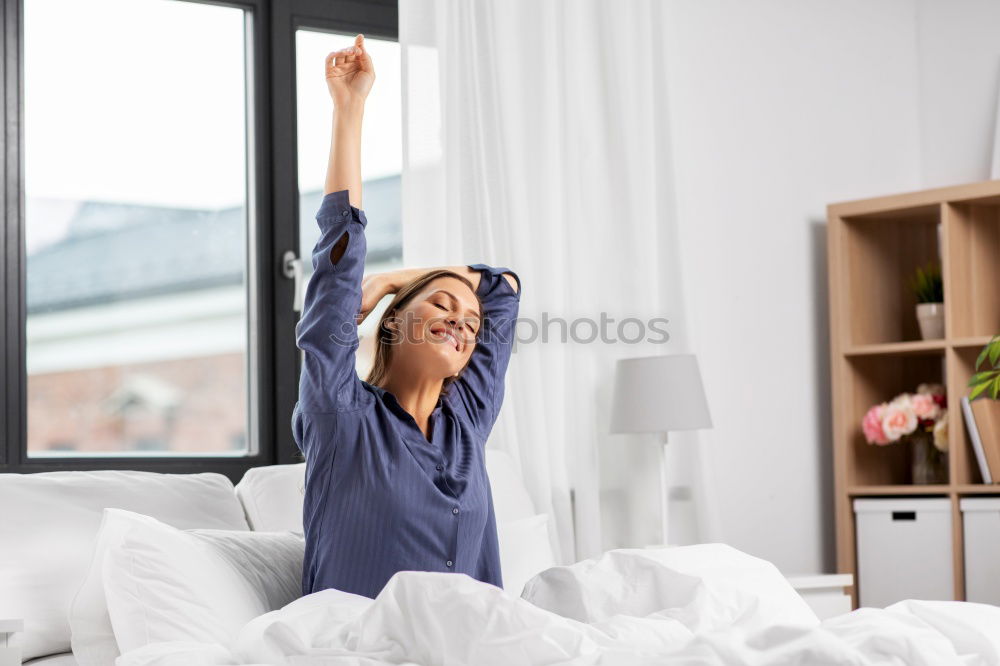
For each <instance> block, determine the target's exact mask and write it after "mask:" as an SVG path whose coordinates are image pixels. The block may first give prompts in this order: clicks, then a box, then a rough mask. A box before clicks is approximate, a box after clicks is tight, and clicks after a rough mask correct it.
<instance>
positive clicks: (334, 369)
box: [295, 190, 368, 412]
mask: <svg viewBox="0 0 1000 666" xmlns="http://www.w3.org/2000/svg"><path fill="white" fill-rule="evenodd" d="M316 221H317V223H318V224H319V228H320V237H319V240H318V241H316V246H315V247H314V249H313V253H312V265H313V274H312V277H310V278H309V285H308V286H307V287H306V293H305V300H304V303H303V307H302V316H301V318H300V319H299V322H298V324H297V325H296V328H295V339H296V345H297V346H298V348H299V349H301V350H302V351H303V352H304V354H303V359H302V373H301V375H300V377H299V410H300V411H314V412H329V411H334V410H336V409H339V408H343V407H347V406H350V405H351V404H353V403H354V402H356V400H357V399H358V397H359V395H360V392H361V387H360V382H361V380H360V378H359V377H358V375H357V371H356V370H355V366H354V363H355V355H356V353H357V349H358V327H357V314H358V312H359V310H360V309H361V280H362V277H363V275H364V268H365V253H366V248H367V243H366V241H365V227H366V226H367V224H368V219H367V218H366V217H365V213H364V211H362V210H360V209H359V208H356V207H354V206H352V205H351V204H350V200H349V198H348V190H340V191H338V192H330V193H329V194H327V195H325V196H324V197H323V200H322V202H321V203H320V207H319V212H317V213H316ZM345 234H346V235H347V247H346V249H345V250H344V252H343V255H342V256H341V257H340V258H339V260H338V261H337V262H336V263H334V262H333V258H332V257H331V251H332V250H333V248H334V246H335V245H336V244H337V241H338V240H340V239H341V237H343V236H344V235H345Z"/></svg>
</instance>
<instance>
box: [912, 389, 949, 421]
mask: <svg viewBox="0 0 1000 666" xmlns="http://www.w3.org/2000/svg"><path fill="white" fill-rule="evenodd" d="M910 406H911V407H912V408H913V413H914V414H916V415H917V418H918V419H921V420H923V421H934V420H936V419H937V418H938V417H939V416H941V408H940V407H938V404H937V403H936V402H935V401H934V397H933V396H932V395H931V394H930V393H917V394H914V395H911V396H910Z"/></svg>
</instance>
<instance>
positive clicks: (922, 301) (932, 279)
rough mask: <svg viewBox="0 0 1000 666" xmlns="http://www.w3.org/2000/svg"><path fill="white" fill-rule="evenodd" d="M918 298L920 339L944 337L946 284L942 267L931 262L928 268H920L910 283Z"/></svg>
mask: <svg viewBox="0 0 1000 666" xmlns="http://www.w3.org/2000/svg"><path fill="white" fill-rule="evenodd" d="M910 286H911V288H912V289H913V294H914V295H915V296H916V297H917V322H918V323H919V324H920V337H922V338H923V339H924V340H937V339H940V338H943V337H944V283H943V282H942V280H941V267H940V266H938V265H937V264H935V263H934V262H931V263H929V264H927V267H926V268H918V269H917V273H916V275H915V276H914V278H913V280H912V281H911V283H910Z"/></svg>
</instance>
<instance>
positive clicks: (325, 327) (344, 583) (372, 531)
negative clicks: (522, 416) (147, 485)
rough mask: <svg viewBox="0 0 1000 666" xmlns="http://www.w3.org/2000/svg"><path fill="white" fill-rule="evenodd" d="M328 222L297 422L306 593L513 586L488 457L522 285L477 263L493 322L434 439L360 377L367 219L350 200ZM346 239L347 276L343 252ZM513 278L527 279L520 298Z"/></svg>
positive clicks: (323, 222)
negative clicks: (428, 581)
mask: <svg viewBox="0 0 1000 666" xmlns="http://www.w3.org/2000/svg"><path fill="white" fill-rule="evenodd" d="M316 220H317V222H318V223H319V227H320V232H321V234H320V238H319V240H318V241H317V243H316V246H315V248H314V250H313V255H312V262H313V268H314V273H313V275H312V277H311V278H310V280H309V284H308V287H307V288H306V293H305V303H304V306H303V312H302V317H301V319H300V321H299V323H298V325H297V327H296V343H297V345H298V347H299V349H301V350H303V352H305V353H304V355H303V356H304V358H303V362H302V373H301V375H300V379H299V400H298V402H297V403H296V405H295V409H294V411H293V414H292V432H293V434H294V437H295V442H296V444H297V445H298V447H299V449H300V450H301V451H302V453H303V454H304V456H305V459H306V488H305V500H304V502H305V503H304V507H303V527H304V531H305V540H306V544H305V561H304V563H303V571H302V593H303V594H304V595H305V594H310V593H312V592H317V591H319V590H323V589H326V588H336V589H339V590H343V591H346V592H352V593H355V594H361V595H364V596H367V597H371V598H374V597H375V596H377V595H378V593H379V591H380V590H381V589H382V588H383V586H384V585H385V583H386V582H387V581H388V580H389V578H391V577H392V575H393V574H395V573H396V572H397V571H403V570H415V571H440V572H456V573H465V574H468V575H469V576H471V577H473V578H475V579H477V580H480V581H483V582H486V583H490V584H493V585H496V586H498V587H502V578H501V573H500V555H499V549H498V543H497V528H496V517H495V514H494V511H493V496H492V492H491V490H490V484H489V479H488V477H487V475H486V466H485V451H484V447H485V444H486V438H487V436H488V435H489V433H490V430H491V429H492V428H493V424H494V422H495V421H496V418H497V416H498V413H499V411H500V405H501V403H502V401H503V397H504V374H505V373H506V370H507V365H508V362H509V360H510V355H511V347H512V344H513V333H514V324H515V320H516V318H517V311H518V305H519V301H520V296H521V294H520V279H519V278H518V277H517V275H516V274H515V273H513V271H511V270H509V269H507V268H496V267H492V266H487V265H486V264H471V265H469V268H471V269H473V270H479V271H480V273H481V280H480V283H479V287H478V289H477V293H478V295H479V297H480V299H481V300H482V303H483V315H484V316H483V321H482V324H481V325H480V329H479V332H478V334H477V340H476V348H475V349H474V350H473V352H472V356H471V358H470V360H469V364H468V365H467V366H466V368H465V369H464V370H463V371H462V373H461V375H460V376H459V377H458V379H456V380H455V381H454V382H453V383H452V384H451V386H450V387H449V388H448V389H447V390H446V391H445V392H444V393H443V394H442V396H441V397H440V398H439V399H438V402H437V405H436V407H435V408H434V411H433V412H432V413H431V415H430V418H429V422H428V430H429V432H430V439H428V438H427V437H425V436H424V434H423V433H422V432H421V431H420V428H419V427H418V426H417V423H416V420H415V419H414V418H413V417H412V416H411V415H410V414H409V413H408V412H407V411H406V410H404V409H403V407H402V406H401V405H400V404H399V402H398V401H397V400H396V397H395V396H394V395H393V394H392V393H390V392H389V391H386V390H384V389H382V388H380V387H377V386H373V385H371V384H369V383H368V382H365V381H363V380H362V379H361V378H360V377H358V374H357V372H356V370H355V353H356V351H357V348H358V335H357V325H356V315H357V313H358V311H359V310H360V308H361V280H362V276H363V273H364V263H365V250H366V242H365V227H366V226H367V223H368V221H367V218H366V217H365V213H364V211H362V210H360V209H358V208H356V207H354V206H352V205H351V204H350V201H349V199H348V191H347V190H341V191H338V192H331V193H329V194H327V195H325V196H324V197H323V200H322V202H321V204H320V208H319V212H318V213H317V215H316ZM345 232H346V233H347V235H348V243H347V248H346V250H345V251H344V253H343V255H342V256H341V258H340V259H339V260H338V261H337V263H336V264H334V263H333V261H332V259H331V257H330V251H331V249H332V248H333V246H334V244H335V243H336V242H337V241H338V240H339V239H340V238H341V237H342V236H343V235H344V233H345ZM503 273H510V274H511V275H513V276H514V277H515V279H517V284H518V290H517V291H516V292H515V291H514V289H512V288H511V286H510V284H509V283H508V282H507V280H506V279H505V278H504V277H503Z"/></svg>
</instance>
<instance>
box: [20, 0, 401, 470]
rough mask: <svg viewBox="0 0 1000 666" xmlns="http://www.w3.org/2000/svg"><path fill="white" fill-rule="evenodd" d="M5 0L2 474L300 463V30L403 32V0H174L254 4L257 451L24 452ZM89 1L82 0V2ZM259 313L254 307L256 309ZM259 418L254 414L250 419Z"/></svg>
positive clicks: (252, 265)
mask: <svg viewBox="0 0 1000 666" xmlns="http://www.w3.org/2000/svg"><path fill="white" fill-rule="evenodd" d="M25 1H28V2H30V1H31V0H0V12H2V16H0V22H2V32H0V43H2V52H3V54H2V58H0V86H2V96H3V102H4V103H3V106H2V113H3V116H4V118H3V120H4V127H5V131H4V133H3V134H2V135H0V142H2V148H3V150H2V152H3V156H4V158H3V160H2V162H0V169H2V172H3V173H2V176H3V183H4V185H5V187H4V189H3V191H2V193H0V205H2V209H3V226H2V229H0V260H2V266H0V295H2V300H0V324H2V325H0V350H3V353H2V354H0V410H2V411H0V414H2V415H3V420H2V424H0V437H3V441H2V442H0V444H2V445H0V473H9V472H15V473H34V472H51V471H65V470H99V469H118V470H123V469H128V470H142V471H151V472H165V473H180V474H185V473H196V472H218V473H221V474H224V475H226V476H227V477H229V479H230V480H231V481H232V482H233V483H236V482H238V481H239V480H240V479H241V478H242V476H243V474H244V473H245V472H246V470H248V469H249V468H251V467H257V466H261V465H272V464H288V463H297V462H302V456H301V454H300V452H299V450H298V447H297V446H296V445H295V441H294V440H293V438H292V432H291V415H292V409H293V408H294V406H295V402H296V400H297V399H298V377H299V351H298V349H297V347H296V346H295V324H296V322H297V321H298V315H297V313H295V312H294V311H293V309H292V297H293V285H292V283H291V281H290V280H289V279H288V278H286V277H285V275H284V272H283V270H282V259H283V255H284V253H285V251H286V250H293V251H295V252H296V254H298V247H299V223H298V221H299V219H300V212H299V205H298V204H299V192H298V175H297V164H298V154H297V153H298V151H297V141H296V127H295V123H296V94H295V93H296V91H295V81H296V77H295V69H296V67H295V65H296V64H295V33H296V31H297V30H299V29H309V30H317V31H329V32H336V33H341V34H348V35H353V34H356V33H359V32H360V33H363V34H364V35H365V36H371V37H377V38H381V39H391V40H395V41H398V39H399V29H398V20H399V12H398V6H397V0H228V1H222V0H174V1H175V2H199V3H202V4H210V5H220V6H227V7H238V8H241V9H245V10H247V11H249V12H251V13H252V15H253V19H252V21H251V32H250V39H249V40H248V41H249V48H248V53H247V58H248V62H252V64H253V69H252V75H253V85H252V87H253V90H252V93H251V100H250V104H251V105H252V108H250V109H248V114H247V117H248V120H249V121H252V123H253V132H254V137H255V141H254V144H253V146H252V149H253V155H252V157H251V159H252V163H251V164H252V168H253V169H254V178H255V182H254V184H253V186H252V187H251V189H250V191H249V196H251V197H252V204H253V207H252V209H251V210H252V211H253V214H252V216H251V220H252V225H253V228H252V229H250V230H248V231H249V233H248V238H249V239H250V243H249V247H250V248H251V250H252V256H250V257H248V268H249V269H251V270H250V271H249V272H250V274H252V275H253V280H254V282H253V284H252V285H248V288H249V289H251V290H255V291H256V297H257V305H258V307H257V311H256V312H255V313H251V312H248V320H249V321H255V323H256V329H255V331H254V332H253V336H252V337H255V338H256V350H255V351H256V356H255V358H254V359H251V363H250V366H249V367H251V368H254V366H256V373H255V377H256V381H255V386H256V387H257V391H256V392H254V391H251V394H250V396H249V399H250V400H251V404H249V405H248V406H249V408H250V411H251V414H253V413H256V415H257V423H258V433H257V436H258V439H257V441H258V444H259V447H258V448H259V450H258V452H257V453H256V454H254V455H248V456H239V457H236V456H232V455H228V456H210V455H205V454H201V455H198V456H184V455H169V456H162V457H153V456H142V457H127V456H122V455H115V456H100V455H88V456H80V457H70V456H66V457H61V456H60V457H51V458H49V457H45V458H28V457H27V422H26V421H27V392H26V391H27V376H26V365H25V364H26V356H25V340H24V330H25V321H26V309H25V293H26V292H25V285H26V258H25V253H24V242H23V238H24V182H23V180H24V178H23V168H22V164H23V156H24V132H23V127H24V116H23V113H24V97H23V91H24V86H23V71H24V70H23V63H22V57H23V53H22V48H21V44H22V42H23V34H24V27H23V3H24V2H25ZM80 1H81V2H86V1H87V0H80ZM254 315H255V316H254ZM252 421H253V419H251V422H252Z"/></svg>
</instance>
